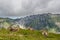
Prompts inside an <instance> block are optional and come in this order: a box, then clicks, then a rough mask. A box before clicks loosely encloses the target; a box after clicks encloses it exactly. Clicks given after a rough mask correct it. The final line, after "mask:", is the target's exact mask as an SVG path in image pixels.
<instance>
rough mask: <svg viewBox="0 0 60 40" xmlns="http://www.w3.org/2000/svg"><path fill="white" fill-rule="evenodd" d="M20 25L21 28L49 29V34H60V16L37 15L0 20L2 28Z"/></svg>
mask: <svg viewBox="0 0 60 40" xmlns="http://www.w3.org/2000/svg"><path fill="white" fill-rule="evenodd" d="M12 24H13V25H15V24H17V25H19V27H20V28H23V29H27V28H29V27H30V28H33V29H34V30H42V29H47V30H48V31H49V32H57V31H59V32H60V14H51V13H45V14H37V15H30V16H26V17H24V18H17V19H11V18H0V27H3V26H4V27H9V26H10V25H12Z"/></svg>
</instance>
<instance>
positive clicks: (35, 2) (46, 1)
mask: <svg viewBox="0 0 60 40" xmlns="http://www.w3.org/2000/svg"><path fill="white" fill-rule="evenodd" d="M48 12H51V13H55V14H56V13H60V0H0V16H4V17H5V16H10V17H12V16H15V17H17V16H20V17H22V16H26V15H33V14H41V13H48Z"/></svg>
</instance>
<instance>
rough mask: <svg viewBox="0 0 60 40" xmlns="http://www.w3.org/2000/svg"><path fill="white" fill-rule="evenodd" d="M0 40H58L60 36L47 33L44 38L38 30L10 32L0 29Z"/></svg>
mask: <svg viewBox="0 0 60 40" xmlns="http://www.w3.org/2000/svg"><path fill="white" fill-rule="evenodd" d="M0 40H60V34H53V33H49V35H48V37H45V36H44V35H42V34H41V32H40V31H38V30H33V31H31V30H22V29H20V30H19V31H16V32H10V31H9V30H6V29H0Z"/></svg>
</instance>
